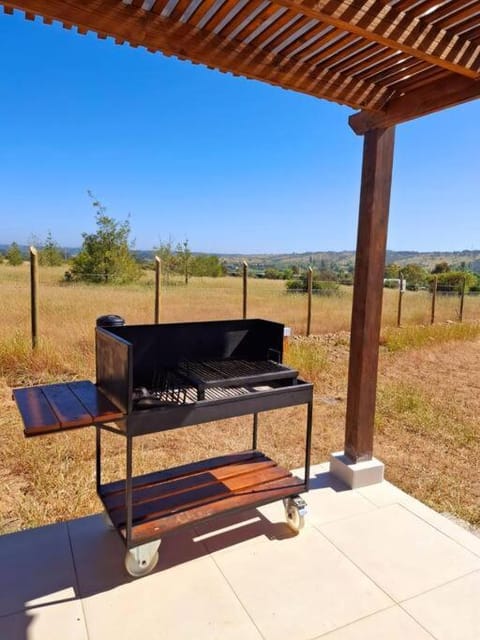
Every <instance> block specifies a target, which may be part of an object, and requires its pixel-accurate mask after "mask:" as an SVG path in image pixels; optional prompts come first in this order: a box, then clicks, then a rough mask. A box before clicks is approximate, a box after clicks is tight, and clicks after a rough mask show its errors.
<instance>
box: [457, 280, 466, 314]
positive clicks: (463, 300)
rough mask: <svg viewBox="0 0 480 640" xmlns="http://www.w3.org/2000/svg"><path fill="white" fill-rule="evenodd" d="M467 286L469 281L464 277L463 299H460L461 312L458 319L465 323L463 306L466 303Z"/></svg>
mask: <svg viewBox="0 0 480 640" xmlns="http://www.w3.org/2000/svg"><path fill="white" fill-rule="evenodd" d="M466 284H467V279H466V277H465V276H463V282H462V291H461V297H460V311H459V313H458V319H459V320H460V322H463V305H464V302H465V287H466Z"/></svg>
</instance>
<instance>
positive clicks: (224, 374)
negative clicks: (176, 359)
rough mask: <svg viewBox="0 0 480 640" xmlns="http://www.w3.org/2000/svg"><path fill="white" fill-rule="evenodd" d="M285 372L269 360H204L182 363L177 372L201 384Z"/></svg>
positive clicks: (280, 366) (284, 368)
mask: <svg viewBox="0 0 480 640" xmlns="http://www.w3.org/2000/svg"><path fill="white" fill-rule="evenodd" d="M284 370H287V368H286V367H282V365H279V364H277V363H276V362H272V361H270V360H255V361H250V360H204V361H203V362H183V363H182V364H181V365H180V367H179V368H178V371H179V373H180V374H181V375H183V376H185V377H186V378H191V377H192V376H193V377H195V378H197V379H198V380H199V381H201V382H203V383H209V382H215V381H219V380H227V381H228V380H229V379H231V378H240V377H249V376H263V375H265V376H266V375H268V374H271V373H278V372H279V371H284Z"/></svg>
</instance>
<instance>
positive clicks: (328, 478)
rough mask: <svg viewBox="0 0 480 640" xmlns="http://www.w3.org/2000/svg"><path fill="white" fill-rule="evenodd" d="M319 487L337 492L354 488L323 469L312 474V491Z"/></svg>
mask: <svg viewBox="0 0 480 640" xmlns="http://www.w3.org/2000/svg"><path fill="white" fill-rule="evenodd" d="M317 489H333V491H335V492H337V493H340V492H341V491H351V490H352V489H351V487H349V486H348V485H347V484H345V483H344V482H342V481H341V480H339V479H338V478H336V477H335V476H334V475H332V474H331V473H330V471H321V472H320V473H316V474H315V475H312V476H310V491H315V490H317Z"/></svg>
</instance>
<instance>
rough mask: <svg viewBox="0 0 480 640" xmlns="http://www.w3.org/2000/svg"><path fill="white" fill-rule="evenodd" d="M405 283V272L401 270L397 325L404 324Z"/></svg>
mask: <svg viewBox="0 0 480 640" xmlns="http://www.w3.org/2000/svg"><path fill="white" fill-rule="evenodd" d="M403 283H404V279H403V273H401V272H400V283H399V289H398V311H397V327H401V326H402V300H403V294H404V286H403Z"/></svg>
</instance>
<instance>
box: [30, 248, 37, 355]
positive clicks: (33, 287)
mask: <svg viewBox="0 0 480 640" xmlns="http://www.w3.org/2000/svg"><path fill="white" fill-rule="evenodd" d="M30 306H31V318H32V349H36V348H37V346H38V254H37V250H36V249H35V247H30Z"/></svg>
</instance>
